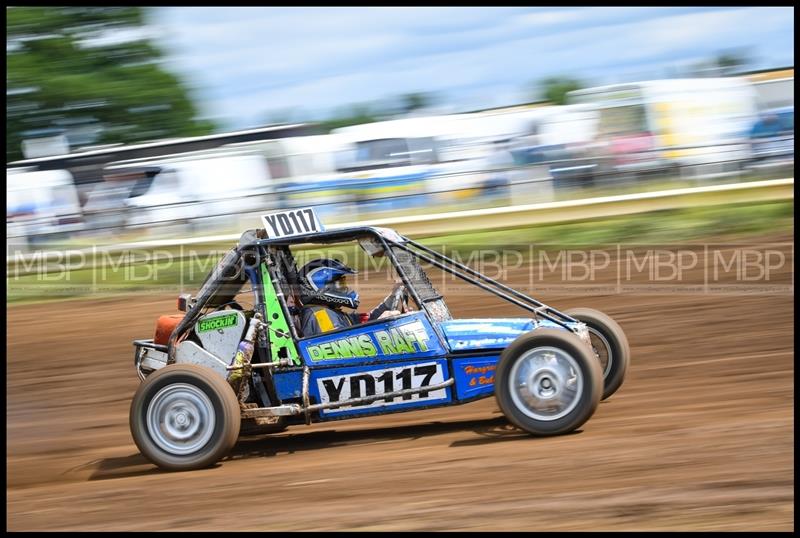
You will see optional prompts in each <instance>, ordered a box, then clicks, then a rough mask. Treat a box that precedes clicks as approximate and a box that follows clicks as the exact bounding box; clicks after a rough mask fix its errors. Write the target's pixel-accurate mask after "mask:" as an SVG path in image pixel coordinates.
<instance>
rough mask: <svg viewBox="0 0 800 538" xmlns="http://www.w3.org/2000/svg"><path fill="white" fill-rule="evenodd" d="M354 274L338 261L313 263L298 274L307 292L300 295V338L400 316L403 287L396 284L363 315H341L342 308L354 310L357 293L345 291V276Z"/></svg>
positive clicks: (325, 260)
mask: <svg viewBox="0 0 800 538" xmlns="http://www.w3.org/2000/svg"><path fill="white" fill-rule="evenodd" d="M354 274H356V271H355V270H354V269H351V268H349V267H347V266H346V265H344V264H343V263H342V262H340V261H339V260H330V259H317V260H312V261H310V262H308V263H307V264H306V265H305V266H303V268H302V269H301V270H300V273H299V277H300V281H301V283H302V284H304V285H305V286H304V287H306V288H310V289H307V290H306V292H305V294H304V295H303V305H304V306H303V309H302V310H301V312H300V325H301V327H302V329H301V330H302V331H303V336H304V337H309V336H315V335H318V334H321V333H326V332H328V331H333V330H336V329H341V328H343V327H351V326H353V325H357V324H359V323H362V322H366V321H372V320H375V319H382V318H387V317H391V316H398V315H400V314H401V312H400V311H399V310H397V308H401V307H402V295H401V293H402V291H403V284H402V283H396V284H395V285H394V287H393V288H392V292H391V293H390V294H389V295H388V296H387V297H386V298H385V299H384V300H383V302H382V303H381V304H379V305H378V306H376V307H375V308H373V309H372V310H371V311H370V312H369V313H367V314H358V313H356V312H342V310H341V309H342V307H348V308H352V309H356V308H358V302H359V301H358V292H357V291H355V290H351V289H349V288H348V287H347V281H346V278H347V275H354Z"/></svg>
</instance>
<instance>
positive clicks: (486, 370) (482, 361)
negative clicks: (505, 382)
mask: <svg viewBox="0 0 800 538" xmlns="http://www.w3.org/2000/svg"><path fill="white" fill-rule="evenodd" d="M498 360H500V355H492V356H487V357H465V358H454V359H453V377H455V379H456V384H455V390H456V399H457V400H469V399H472V398H476V397H478V396H487V395H489V394H493V393H494V371H495V368H496V367H497V361H498Z"/></svg>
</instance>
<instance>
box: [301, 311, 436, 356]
mask: <svg viewBox="0 0 800 538" xmlns="http://www.w3.org/2000/svg"><path fill="white" fill-rule="evenodd" d="M429 340H430V335H429V334H428V332H427V331H426V330H425V326H424V325H423V324H422V322H421V321H419V320H415V321H412V322H411V323H405V324H403V325H399V326H397V327H392V328H390V329H384V330H380V331H375V332H372V333H366V334H359V335H356V336H347V337H342V338H338V339H336V340H332V341H330V342H325V343H322V344H314V345H311V346H308V348H306V349H307V351H308V355H309V357H310V358H311V360H312V361H314V362H317V361H326V360H338V359H352V358H369V357H375V356H377V355H378V354H379V353H380V354H381V355H384V356H391V355H410V354H414V353H422V352H425V351H428V350H429V349H430V346H429V344H428V342H429Z"/></svg>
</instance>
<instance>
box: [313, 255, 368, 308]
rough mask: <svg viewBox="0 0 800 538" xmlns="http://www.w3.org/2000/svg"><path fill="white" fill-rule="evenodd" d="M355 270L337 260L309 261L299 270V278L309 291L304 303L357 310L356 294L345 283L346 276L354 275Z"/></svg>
mask: <svg viewBox="0 0 800 538" xmlns="http://www.w3.org/2000/svg"><path fill="white" fill-rule="evenodd" d="M355 274H356V271H355V269H351V268H349V267H347V266H346V265H345V264H343V263H342V262H340V261H339V260H329V259H317V260H311V261H310V262H308V263H307V264H305V265H304V266H303V268H302V269H301V270H300V274H299V276H300V278H301V279H302V281H303V283H304V284H306V286H307V287H308V288H311V289H310V290H307V292H306V293H305V294H304V297H303V298H302V299H303V302H304V303H315V304H323V305H328V306H332V307H339V306H347V307H350V308H358V302H359V301H358V292H357V291H355V290H351V289H350V288H348V287H347V285H346V283H345V277H346V276H347V275H355Z"/></svg>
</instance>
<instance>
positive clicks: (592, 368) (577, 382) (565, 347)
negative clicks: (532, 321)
mask: <svg viewBox="0 0 800 538" xmlns="http://www.w3.org/2000/svg"><path fill="white" fill-rule="evenodd" d="M494 386H495V398H496V399H497V404H498V405H499V406H500V409H501V410H502V411H503V414H504V415H505V416H506V418H508V420H509V421H510V422H512V423H513V424H515V425H516V426H518V427H519V428H521V429H523V430H525V431H527V432H529V433H532V434H534V435H543V436H544V435H559V434H564V433H569V432H571V431H573V430H575V429H577V428H578V427H580V426H581V425H582V424H583V423H585V422H586V421H587V420H589V417H591V416H592V415H593V414H594V412H595V410H596V409H597V405H598V404H599V403H600V396H601V395H602V393H603V376H602V372H601V371H600V364H599V363H598V361H597V359H596V358H595V357H593V356H592V354H591V351H590V350H589V349H587V347H586V345H585V344H584V343H583V342H581V341H580V339H579V338H578V337H577V336H576V335H574V334H572V333H570V332H567V331H563V330H558V329H536V330H535V331H532V332H530V333H527V334H524V335H522V336H520V337H518V338H517V339H516V340H514V341H513V342H512V343H511V345H509V346H508V347H507V348H506V349H505V351H503V354H502V356H501V357H500V360H499V361H498V364H497V370H496V374H495V385H494Z"/></svg>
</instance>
